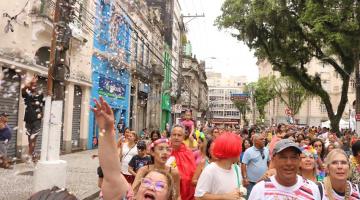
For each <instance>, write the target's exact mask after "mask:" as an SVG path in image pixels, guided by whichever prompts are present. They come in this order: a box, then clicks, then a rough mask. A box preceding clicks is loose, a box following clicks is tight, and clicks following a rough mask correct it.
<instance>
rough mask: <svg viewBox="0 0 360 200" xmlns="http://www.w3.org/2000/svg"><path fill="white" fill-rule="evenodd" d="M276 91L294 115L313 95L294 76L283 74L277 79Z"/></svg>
mask: <svg viewBox="0 0 360 200" xmlns="http://www.w3.org/2000/svg"><path fill="white" fill-rule="evenodd" d="M274 85H275V87H274V91H275V93H276V95H277V96H278V97H279V98H280V100H281V102H283V103H284V104H285V105H286V106H287V107H288V108H290V110H291V111H292V113H293V115H296V114H297V113H299V110H300V108H301V106H302V104H303V103H304V101H305V100H306V99H307V98H308V97H309V96H311V93H310V92H309V91H307V90H306V89H305V88H304V87H303V86H302V85H301V84H300V83H299V82H298V81H294V80H293V79H292V78H290V77H287V76H283V77H280V78H277V79H276V80H275V84H274Z"/></svg>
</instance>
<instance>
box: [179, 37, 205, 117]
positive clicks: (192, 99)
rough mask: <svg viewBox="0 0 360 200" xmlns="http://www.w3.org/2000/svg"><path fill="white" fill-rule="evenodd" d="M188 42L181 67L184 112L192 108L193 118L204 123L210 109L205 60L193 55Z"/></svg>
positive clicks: (181, 100)
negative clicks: (199, 59)
mask: <svg viewBox="0 0 360 200" xmlns="http://www.w3.org/2000/svg"><path fill="white" fill-rule="evenodd" d="M188 45H190V43H188V44H187V45H186V46H185V48H184V53H183V57H182V62H183V63H182V67H181V83H180V87H181V91H182V92H181V98H180V103H181V104H180V105H181V108H182V110H181V111H182V113H184V112H185V109H190V110H192V114H193V118H194V119H195V120H197V121H199V122H202V123H204V122H205V117H206V111H207V110H208V107H207V105H208V104H207V101H208V97H207V96H208V85H207V82H206V80H207V77H206V72H205V61H200V62H199V61H198V60H197V58H196V57H195V56H194V55H192V52H191V48H190V47H188Z"/></svg>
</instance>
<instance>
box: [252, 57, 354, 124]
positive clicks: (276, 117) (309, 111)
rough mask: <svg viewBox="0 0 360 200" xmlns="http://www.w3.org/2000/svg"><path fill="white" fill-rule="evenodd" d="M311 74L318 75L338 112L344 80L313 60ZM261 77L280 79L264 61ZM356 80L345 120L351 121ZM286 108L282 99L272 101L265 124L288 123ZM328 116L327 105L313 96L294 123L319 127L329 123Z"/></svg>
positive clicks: (261, 67) (304, 105)
mask: <svg viewBox="0 0 360 200" xmlns="http://www.w3.org/2000/svg"><path fill="white" fill-rule="evenodd" d="M306 67H307V69H308V72H309V73H310V74H313V75H314V74H315V73H318V74H319V76H320V78H321V80H322V85H323V87H324V89H325V90H326V91H327V92H328V93H329V95H330V100H331V102H332V105H333V109H334V111H335V112H336V110H337V107H338V104H339V102H340V96H341V85H342V80H341V78H340V76H339V75H338V73H337V72H335V71H334V70H333V68H332V67H331V66H327V65H325V64H324V63H323V62H320V61H318V60H316V59H313V60H312V61H311V62H310V63H308V64H307V65H306ZM258 68H259V76H260V78H261V77H266V76H271V75H274V76H276V77H279V76H280V74H279V72H276V71H273V70H272V65H271V64H270V63H269V62H268V61H267V60H263V61H261V62H258ZM354 80H355V78H354V76H352V78H351V81H350V86H349V91H348V98H349V100H348V104H347V105H346V107H345V110H344V113H343V119H344V120H346V121H349V118H350V115H351V113H352V112H353V110H354V109H353V102H354V100H355V82H354ZM285 109H286V106H285V104H284V103H283V102H281V101H280V98H275V99H273V100H271V101H270V102H269V103H268V105H267V106H266V108H265V111H266V115H265V118H266V119H265V122H266V123H267V124H273V123H287V116H286V114H285ZM327 120H328V115H327V110H326V108H325V104H323V103H322V101H321V99H320V98H319V97H316V96H313V97H310V98H308V99H307V100H306V101H305V102H304V103H303V105H302V107H301V108H300V111H299V113H298V114H296V115H295V116H294V122H295V123H297V124H307V125H310V126H319V125H321V122H324V121H327Z"/></svg>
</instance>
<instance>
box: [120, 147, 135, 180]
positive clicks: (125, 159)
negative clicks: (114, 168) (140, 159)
mask: <svg viewBox="0 0 360 200" xmlns="http://www.w3.org/2000/svg"><path fill="white" fill-rule="evenodd" d="M137 154H138V151H137V147H136V144H135V146H134V147H133V148H129V146H128V143H124V144H123V145H122V160H121V172H122V173H123V174H126V175H131V174H130V172H129V171H128V169H129V162H130V160H131V158H132V157H133V156H135V155H137Z"/></svg>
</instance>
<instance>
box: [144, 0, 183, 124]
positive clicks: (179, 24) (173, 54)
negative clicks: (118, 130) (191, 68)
mask: <svg viewBox="0 0 360 200" xmlns="http://www.w3.org/2000/svg"><path fill="white" fill-rule="evenodd" d="M146 2H147V3H148V6H151V7H156V8H158V9H159V11H160V12H159V13H160V15H161V20H162V23H163V25H164V42H165V48H164V59H163V60H164V80H163V84H162V94H161V109H162V111H161V123H160V129H161V130H164V129H165V128H166V127H167V125H170V126H171V125H172V124H173V123H174V121H175V119H176V117H177V116H178V115H177V114H176V113H174V112H173V109H172V107H173V106H174V105H175V104H176V103H177V101H178V100H179V98H180V95H181V92H180V84H179V82H178V81H179V80H180V79H179V77H180V74H179V72H180V68H181V67H180V65H181V63H182V61H181V53H182V43H181V41H182V36H183V34H185V26H184V23H183V20H182V17H181V6H180V3H179V1H178V0H168V1H164V0H146Z"/></svg>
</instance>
